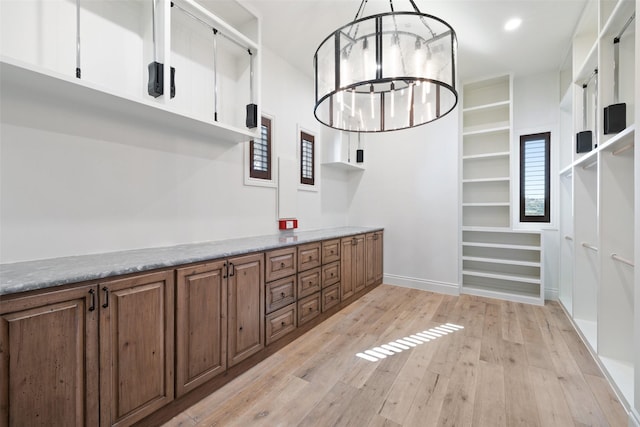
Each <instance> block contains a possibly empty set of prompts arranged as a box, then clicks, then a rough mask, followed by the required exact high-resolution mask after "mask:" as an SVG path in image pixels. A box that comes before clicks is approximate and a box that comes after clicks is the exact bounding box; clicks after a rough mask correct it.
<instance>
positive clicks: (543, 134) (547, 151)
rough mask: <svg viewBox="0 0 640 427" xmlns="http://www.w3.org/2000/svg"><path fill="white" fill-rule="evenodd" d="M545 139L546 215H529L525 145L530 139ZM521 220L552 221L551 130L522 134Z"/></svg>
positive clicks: (524, 221) (548, 222) (529, 221)
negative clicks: (527, 213)
mask: <svg viewBox="0 0 640 427" xmlns="http://www.w3.org/2000/svg"><path fill="white" fill-rule="evenodd" d="M540 139H542V140H544V149H545V150H544V151H545V152H544V159H545V168H544V178H545V189H544V215H542V216H528V215H526V213H525V206H526V201H525V184H526V182H525V176H524V172H525V150H524V147H525V145H526V143H527V142H529V141H536V140H540ZM519 198H520V222H522V223H546V224H550V223H551V132H538V133H532V134H527V135H520V194H519Z"/></svg>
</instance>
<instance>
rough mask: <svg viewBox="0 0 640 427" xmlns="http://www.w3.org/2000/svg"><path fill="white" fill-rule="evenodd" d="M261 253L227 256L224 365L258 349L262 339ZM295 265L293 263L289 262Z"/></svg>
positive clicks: (262, 278) (262, 272)
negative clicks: (225, 348)
mask: <svg viewBox="0 0 640 427" xmlns="http://www.w3.org/2000/svg"><path fill="white" fill-rule="evenodd" d="M263 259H264V255H263V254H262V253H259V254H255V255H247V256H243V257H238V258H234V259H231V260H230V262H229V272H228V308H229V329H228V333H229V335H228V349H227V351H228V354H227V362H228V366H229V367H231V366H234V365H236V364H238V363H239V362H241V361H243V360H244V359H246V358H247V357H249V356H251V355H253V354H255V353H257V352H258V351H260V350H262V348H264V345H265V341H264V267H263V262H264V261H263ZM293 265H294V268H295V263H294V264H293Z"/></svg>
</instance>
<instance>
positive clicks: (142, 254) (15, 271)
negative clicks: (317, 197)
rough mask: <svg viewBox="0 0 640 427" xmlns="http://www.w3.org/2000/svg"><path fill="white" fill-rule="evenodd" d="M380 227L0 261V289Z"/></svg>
mask: <svg viewBox="0 0 640 427" xmlns="http://www.w3.org/2000/svg"><path fill="white" fill-rule="evenodd" d="M378 230H382V228H381V227H337V228H326V229H320V230H313V231H302V232H297V233H292V234H288V235H285V234H274V235H268V236H257V237H246V238H241V239H230V240H220V241H213V242H203V243H190V244H184V245H176V246H167V247H160V248H148V249H136V250H128V251H120V252H108V253H102V254H92V255H79V256H69V257H62V258H50V259H43V260H35V261H24V262H16V263H7V264H0V295H9V294H13V293H17V292H24V291H31V290H35V289H45V288H49V287H53V286H60V285H66V284H70V283H78V282H85V281H89V280H99V279H105V278H108V277H113V276H119V275H122V274H129V273H136V272H143V271H148V270H154V269H158V268H165V267H167V268H169V267H175V266H178V265H183V264H189V263H193V262H199V261H207V260H212V259H217V258H227V257H231V256H237V255H244V254H248V253H252V252H262V251H266V250H271V249H278V248H284V247H287V246H293V245H299V244H303V243H310V242H316V241H318V240H326V239H334V238H338V237H344V236H350V235H354V234H361V233H367V232H372V231H378Z"/></svg>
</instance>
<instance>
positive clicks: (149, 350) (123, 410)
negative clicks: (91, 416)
mask: <svg viewBox="0 0 640 427" xmlns="http://www.w3.org/2000/svg"><path fill="white" fill-rule="evenodd" d="M99 291H100V304H101V306H100V307H101V311H100V368H101V369H100V401H101V405H100V420H101V421H100V424H101V425H103V426H108V425H125V424H126V425H130V424H131V423H133V422H135V421H137V420H139V419H141V418H143V417H145V416H147V415H149V414H151V413H152V412H154V411H156V410H157V409H158V408H160V407H162V406H164V405H166V404H167V403H169V402H170V401H171V400H173V390H174V387H173V336H174V335H173V334H174V317H173V313H174V298H173V271H163V272H158V273H151V274H145V275H141V276H135V277H131V278H127V279H121V280H114V281H111V282H105V283H102V284H100V289H99Z"/></svg>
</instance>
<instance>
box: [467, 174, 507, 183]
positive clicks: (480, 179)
mask: <svg viewBox="0 0 640 427" xmlns="http://www.w3.org/2000/svg"><path fill="white" fill-rule="evenodd" d="M509 181H511V178H509V177H508V176H503V177H498V178H477V179H463V180H462V183H463V184H473V183H481V182H509Z"/></svg>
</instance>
